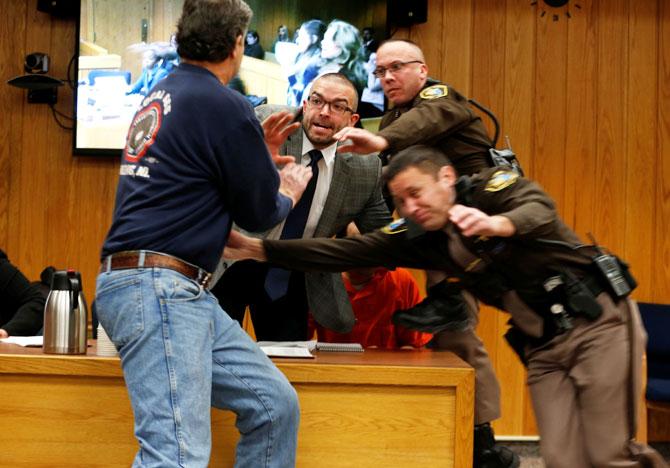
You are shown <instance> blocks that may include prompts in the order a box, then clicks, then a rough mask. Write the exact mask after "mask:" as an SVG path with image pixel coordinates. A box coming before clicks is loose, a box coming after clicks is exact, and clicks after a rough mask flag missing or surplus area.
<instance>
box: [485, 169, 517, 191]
mask: <svg viewBox="0 0 670 468" xmlns="http://www.w3.org/2000/svg"><path fill="white" fill-rule="evenodd" d="M518 178H519V174H517V173H516V172H514V171H508V170H500V171H495V172H494V173H493V175H492V176H491V178H490V179H489V181H488V182H487V183H486V188H485V189H484V190H486V191H487V192H498V191H500V190H502V189H504V188H507V187H509V186H510V185H513V184H514V183H515V182H516V181H517V179H518Z"/></svg>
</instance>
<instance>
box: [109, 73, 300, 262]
mask: <svg viewBox="0 0 670 468" xmlns="http://www.w3.org/2000/svg"><path fill="white" fill-rule="evenodd" d="M278 188H279V176H278V174H277V169H276V168H275V165H274V163H273V162H272V159H271V158H270V154H269V153H268V150H267V147H266V146H265V142H264V140H263V129H262V128H261V126H260V124H259V122H258V120H257V118H256V116H255V114H254V112H253V109H252V108H251V106H250V105H249V103H248V102H247V101H246V99H244V97H243V96H241V95H240V94H239V93H236V92H235V91H232V90H230V89H228V88H227V87H226V86H224V85H223V84H222V83H221V82H220V81H219V80H218V79H217V78H216V77H215V76H214V74H212V73H211V72H209V71H208V70H206V69H204V68H201V67H198V66H194V65H190V64H187V63H182V64H180V65H179V67H178V68H176V69H175V71H173V72H172V73H171V74H170V75H169V76H168V77H167V78H165V79H164V80H162V81H161V82H160V83H159V84H158V85H157V86H156V87H155V88H154V89H152V91H151V93H150V94H149V95H148V96H147V97H146V98H145V99H144V101H143V102H142V105H141V108H140V110H139V111H138V112H137V114H135V117H134V118H133V122H132V124H131V126H130V130H129V131H128V137H127V141H126V147H125V149H124V151H123V157H122V162H121V169H120V177H119V184H118V187H117V193H116V206H115V209H114V218H113V221H112V226H111V228H110V230H109V233H108V234H107V238H106V240H105V243H104V245H103V247H102V258H104V257H105V256H107V255H109V254H112V253H115V252H120V251H124V250H140V249H146V250H154V251H157V252H162V253H166V254H170V255H174V256H176V257H179V258H181V259H183V260H186V261H187V262H190V263H193V264H195V265H198V266H200V267H202V268H204V269H205V270H207V271H210V272H211V271H213V270H214V268H215V266H216V264H217V262H218V259H219V257H220V255H221V252H222V250H223V246H224V245H225V242H226V239H227V238H228V234H229V233H230V227H231V224H232V222H233V221H234V222H235V223H237V224H238V225H239V226H240V227H242V228H243V229H245V230H248V231H259V230H265V229H268V228H270V227H272V226H274V225H275V224H277V223H278V222H279V221H281V220H282V219H283V218H285V217H286V215H287V214H288V212H289V210H290V209H291V200H290V199H289V198H288V197H285V196H283V195H281V194H279V193H278V192H277V190H278Z"/></svg>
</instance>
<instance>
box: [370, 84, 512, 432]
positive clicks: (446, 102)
mask: <svg viewBox="0 0 670 468" xmlns="http://www.w3.org/2000/svg"><path fill="white" fill-rule="evenodd" d="M434 85H441V83H440V82H438V81H435V80H429V81H428V82H427V83H426V86H425V87H426V88H427V87H430V86H434ZM442 88H443V89H446V88H448V91H447V93H446V94H445V95H444V96H442V97H438V98H434V99H425V98H422V97H421V95H420V94H417V96H415V98H414V99H413V100H412V101H411V102H410V103H408V104H407V105H405V106H401V107H398V108H395V109H393V110H391V111H389V112H388V113H387V114H386V115H385V116H384V118H383V119H382V122H381V125H380V132H379V135H381V136H383V137H384V138H386V140H387V141H388V142H389V145H390V149H391V150H392V152H397V151H399V150H401V149H404V148H406V147H408V146H410V145H412V144H416V143H419V142H423V143H428V142H430V143H429V144H432V145H435V146H437V147H439V148H441V149H442V150H443V151H444V153H445V155H447V157H449V159H450V160H451V161H452V162H453V164H454V166H455V167H456V169H457V170H458V172H459V174H473V173H475V172H478V171H480V170H482V169H486V168H488V167H489V162H488V153H487V150H488V148H489V147H490V146H491V142H490V140H489V137H488V135H487V133H486V128H485V127H484V124H483V123H482V121H481V119H480V118H479V116H478V115H477V114H476V113H475V112H473V111H472V109H471V108H470V106H469V105H468V102H467V99H466V98H465V97H464V96H463V95H461V94H460V93H459V92H458V91H456V90H455V89H453V88H451V87H447V86H443V87H442ZM461 137H462V138H461ZM468 302H469V305H470V312H471V321H470V322H471V324H472V326H471V327H469V328H467V329H466V330H463V331H448V330H445V331H442V332H440V333H439V334H437V335H436V336H435V340H434V341H433V343H432V345H434V347H435V348H437V349H442V350H446V351H451V352H452V353H454V354H455V355H457V356H458V357H459V358H461V359H463V360H464V361H465V362H467V363H468V364H469V365H470V366H472V367H473V368H474V369H475V424H483V423H486V422H490V421H493V420H495V419H498V418H499V417H500V385H499V384H498V379H497V378H496V374H495V371H494V370H493V365H492V364H491V360H490V359H489V355H488V353H487V352H486V349H485V348H484V343H482V340H481V339H480V338H479V337H478V336H477V334H476V333H475V330H474V329H475V326H476V324H477V322H478V306H477V303H476V302H475V301H474V300H473V299H472V298H469V300H468Z"/></svg>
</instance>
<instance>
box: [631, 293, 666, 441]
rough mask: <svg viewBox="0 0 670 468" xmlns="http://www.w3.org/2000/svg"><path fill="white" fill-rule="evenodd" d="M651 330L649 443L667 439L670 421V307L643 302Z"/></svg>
mask: <svg viewBox="0 0 670 468" xmlns="http://www.w3.org/2000/svg"><path fill="white" fill-rule="evenodd" d="M638 306H639V307H640V315H641V316H642V322H643V323H644V327H645V328H646V329H647V335H648V337H649V341H648V342H647V393H646V397H647V411H648V413H649V440H657V441H658V440H665V438H667V437H668V434H667V430H668V425H667V423H661V424H660V425H659V423H660V422H661V421H668V420H670V305H665V304H650V303H644V302H643V303H639V304H638Z"/></svg>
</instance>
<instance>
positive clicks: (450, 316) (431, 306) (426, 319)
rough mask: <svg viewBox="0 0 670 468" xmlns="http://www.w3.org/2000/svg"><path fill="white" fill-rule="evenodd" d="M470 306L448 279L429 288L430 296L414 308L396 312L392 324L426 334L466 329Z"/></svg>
mask: <svg viewBox="0 0 670 468" xmlns="http://www.w3.org/2000/svg"><path fill="white" fill-rule="evenodd" d="M469 320H470V318H469V313H468V305H467V303H466V302H465V299H464V298H463V296H462V294H461V291H460V289H459V288H458V287H457V286H455V285H454V284H453V283H449V282H447V281H446V280H445V281H442V282H441V283H438V284H436V285H435V286H431V287H430V288H428V295H427V296H426V298H425V299H424V300H423V301H421V302H419V303H418V304H417V305H415V306H414V307H412V308H411V309H403V310H397V311H396V312H395V313H394V314H393V323H395V324H396V325H402V326H403V327H405V328H409V329H412V330H418V331H422V332H426V333H438V332H441V331H442V330H464V329H465V328H467V326H468V325H469Z"/></svg>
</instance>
